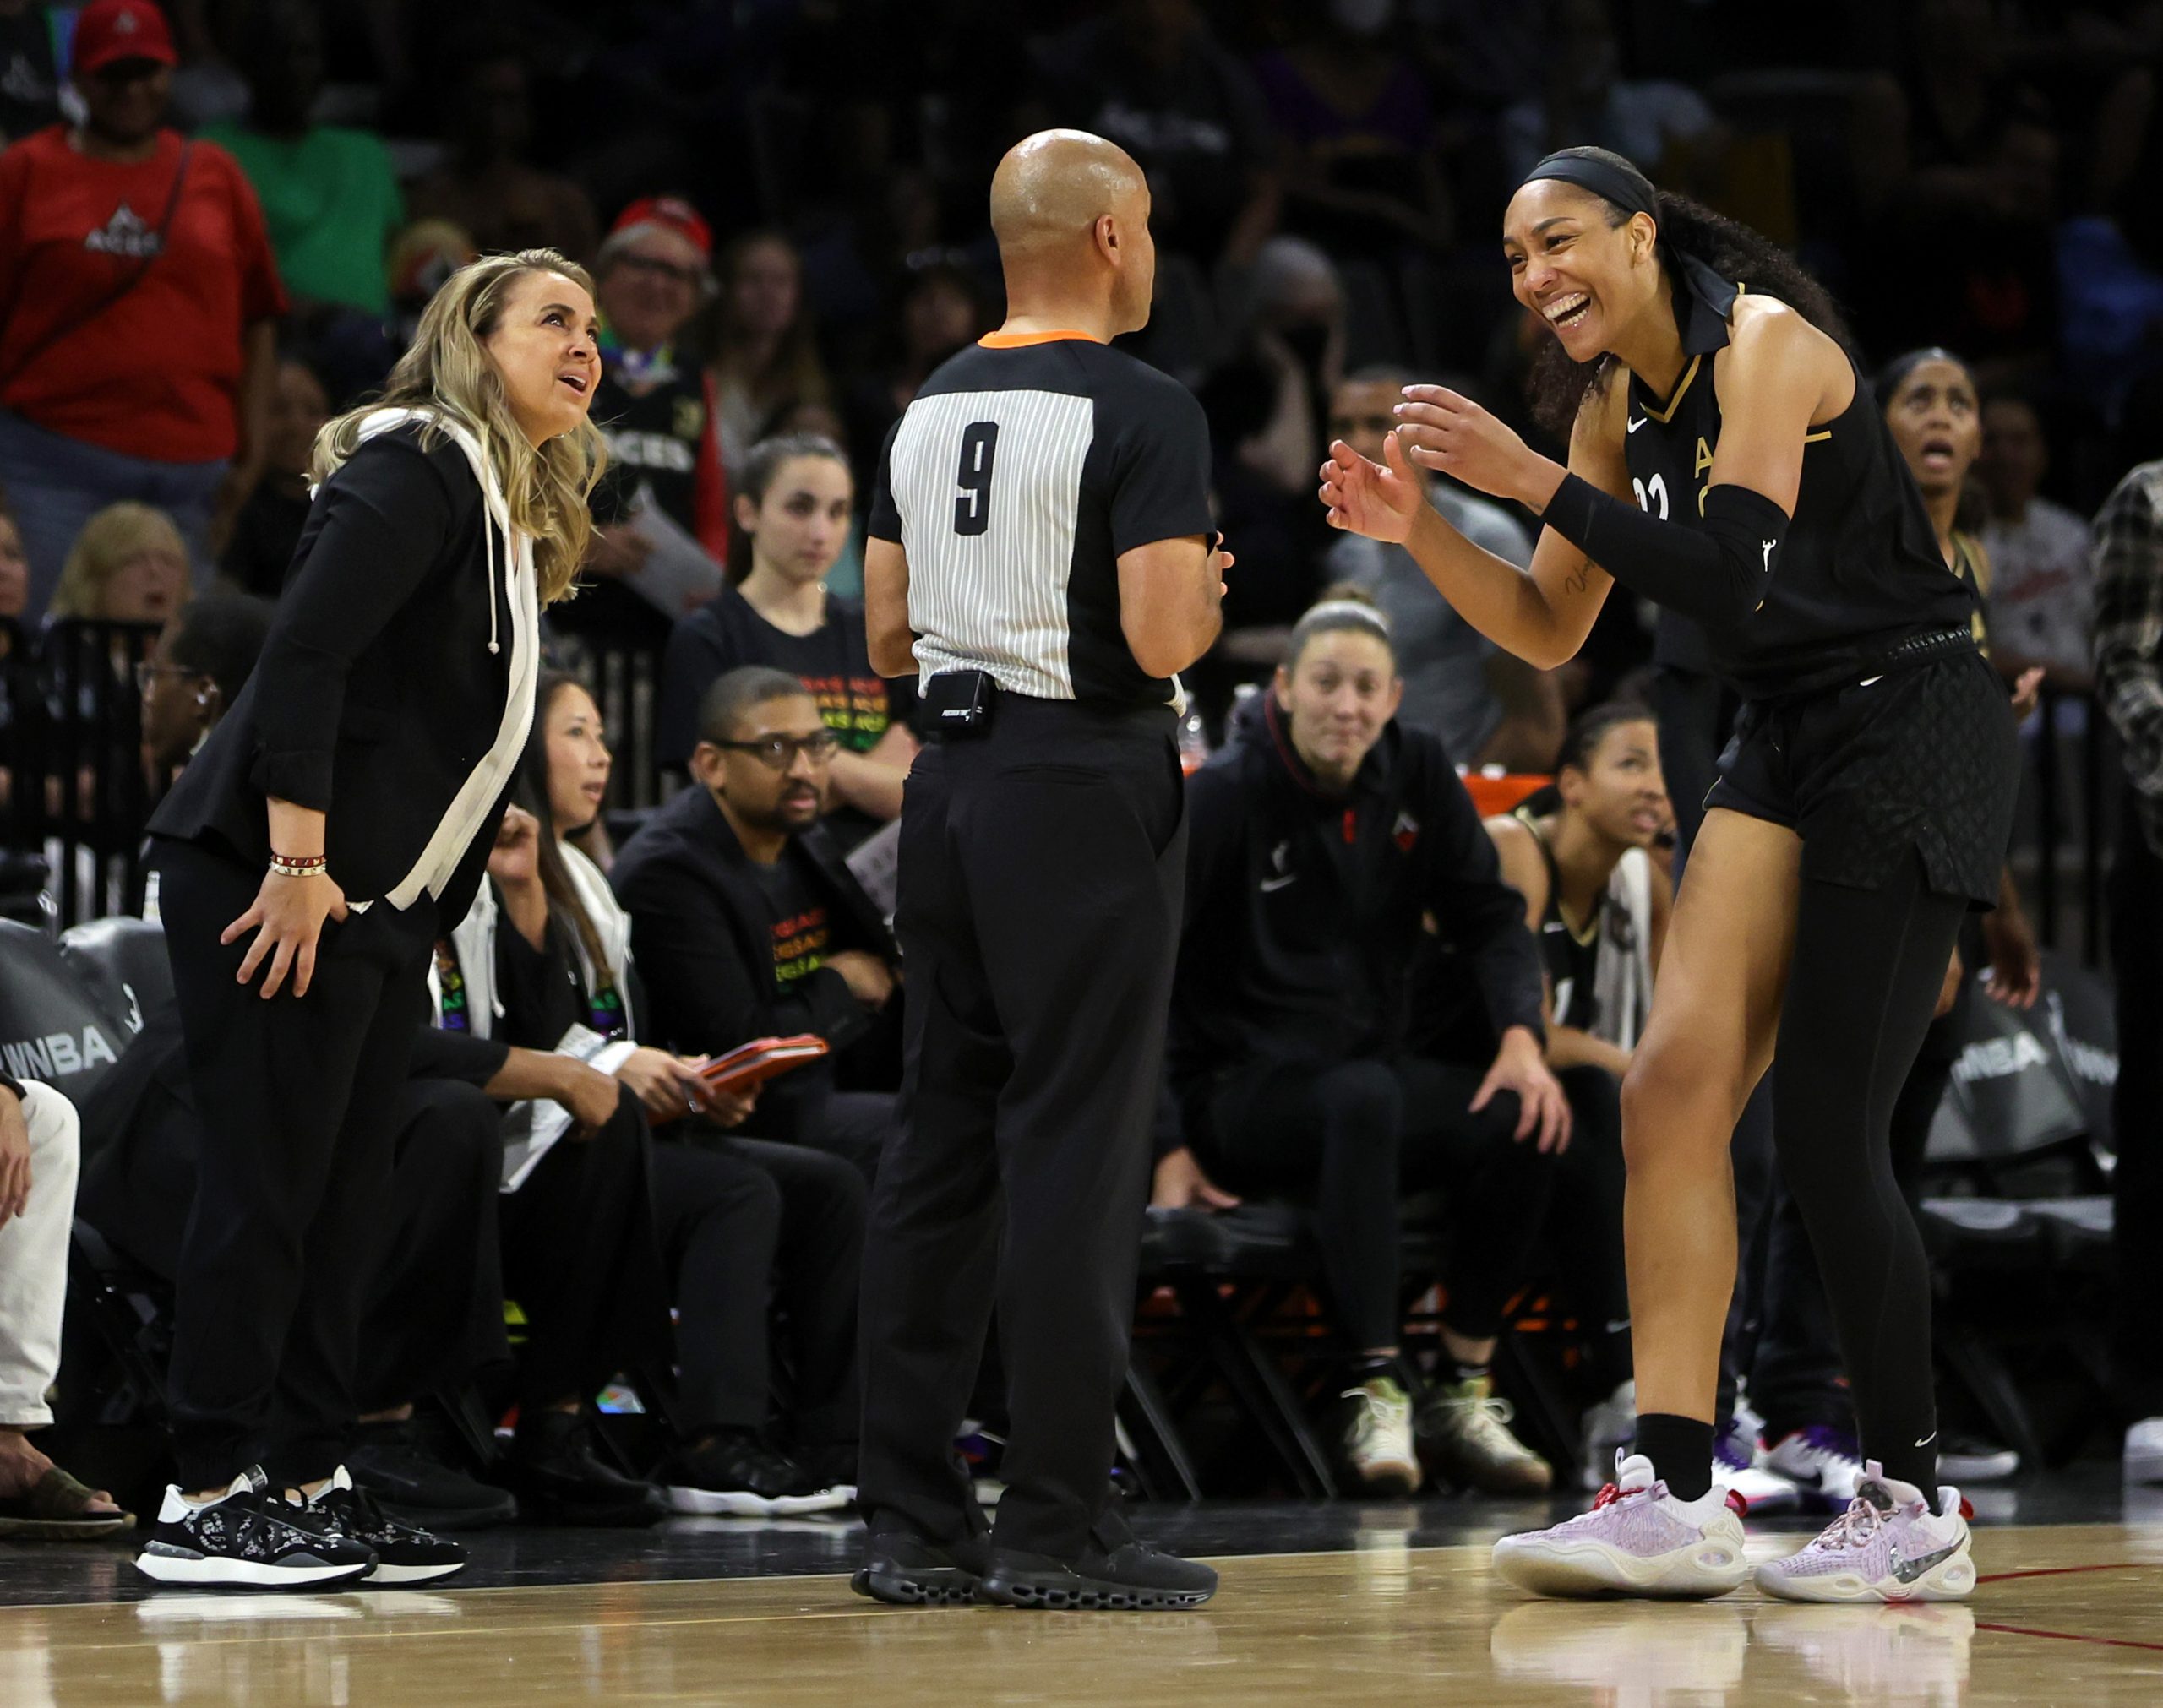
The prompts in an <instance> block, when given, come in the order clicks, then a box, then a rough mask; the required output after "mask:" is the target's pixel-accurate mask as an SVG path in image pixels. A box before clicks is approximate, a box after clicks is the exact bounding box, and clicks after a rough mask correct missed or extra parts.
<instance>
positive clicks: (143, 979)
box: [60, 915, 173, 1037]
mask: <svg viewBox="0 0 2163 1708" xmlns="http://www.w3.org/2000/svg"><path fill="white" fill-rule="evenodd" d="M60 955H61V959H62V960H65V961H66V962H67V963H68V966H71V967H73V968H74V970H75V971H76V972H77V974H79V976H81V978H82V980H83V982H84V983H85V984H87V985H89V986H90V988H91V989H92V990H93V991H94V992H95V993H96V994H97V997H98V999H99V1002H100V1004H101V1006H102V1007H103V1008H104V1009H105V1010H106V1013H107V1014H111V1015H112V1017H113V1019H114V1020H118V1021H120V1022H122V1023H123V1024H124V1025H126V1026H127V1028H128V1036H130V1037H133V1036H134V1035H135V1034H136V1033H137V1032H139V1031H142V1029H143V1021H144V1016H146V1015H148V1014H152V1013H155V1011H156V1010H157V1009H161V1008H162V1007H164V1006H165V1005H166V1004H168V1003H170V1002H172V999H173V994H172V964H171V963H170V962H169V961H168V960H166V934H165V930H164V927H161V926H160V925H158V924H157V923H156V922H155V921H152V920H148V919H133V918H130V917H127V916H125V915H123V916H121V917H117V918H112V919H93V920H91V921H90V922H89V923H88V924H87V925H78V926H75V927H72V928H71V929H69V930H67V931H63V932H62V933H60Z"/></svg>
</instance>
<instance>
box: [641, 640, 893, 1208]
mask: <svg viewBox="0 0 2163 1708" xmlns="http://www.w3.org/2000/svg"><path fill="white" fill-rule="evenodd" d="M698 730H699V740H698V744H697V746H696V747H695V748H693V749H692V752H691V776H692V781H693V783H694V785H695V786H693V787H691V788H688V789H684V790H683V791H679V792H678V794H677V795H675V796H674V797H673V798H672V799H671V800H670V801H669V802H668V803H667V805H666V806H664V807H662V808H661V810H660V811H659V812H657V813H655V814H654V816H653V817H652V818H651V819H649V820H648V821H647V822H646V824H645V825H644V826H643V827H642V828H641V829H640V830H639V831H638V833H637V834H636V835H634V836H633V837H632V838H631V839H630V840H629V841H628V842H626V843H625V844H624V846H623V849H622V851H620V852H619V853H618V855H617V857H616V861H615V864H614V866H613V868H611V870H610V873H609V879H610V882H611V883H612V884H613V886H614V888H615V891H616V895H617V899H618V900H620V901H621V902H622V903H623V905H624V907H625V909H627V910H628V911H629V914H630V916H631V951H632V954H633V955H635V957H636V959H637V961H638V964H639V967H640V972H641V973H642V975H643V976H644V978H645V982H646V991H647V995H648V998H649V1000H648V1004H647V1008H648V1016H649V1018H648V1024H647V1027H646V1031H647V1034H648V1036H649V1037H650V1039H651V1042H656V1043H658V1044H662V1045H663V1046H664V1047H667V1048H668V1049H671V1050H674V1051H676V1052H678V1053H681V1054H684V1055H720V1054H722V1053H723V1052H725V1051H727V1050H732V1049H734V1048H735V1047H737V1046H738V1045H739V1044H741V1043H743V1042H745V1041H746V1040H747V1039H751V1038H761V1037H770V1036H791V1035H793V1034H796V1033H800V1032H809V1033H812V1034H815V1035H816V1036H820V1037H822V1038H824V1039H825V1041H826V1042H827V1044H828V1046H829V1047H830V1048H831V1050H832V1051H833V1052H835V1053H842V1052H845V1051H850V1050H852V1048H854V1049H857V1050H861V1049H863V1048H864V1047H865V1046H866V1045H868V1044H870V1043H873V1042H875V1039H874V1037H873V1036H872V1035H873V1034H874V1031H875V1030H876V1029H877V1028H879V1027H880V1025H881V1023H882V1021H883V1020H884V1019H885V1014H886V1010H887V1009H888V1008H889V1007H890V1005H891V1004H893V999H894V997H895V993H896V976H897V971H898V966H899V961H900V955H899V951H898V950H897V949H896V947H895V945H894V941H893V938H892V937H891V935H890V934H889V933H888V932H887V929H886V925H885V921H884V919H882V918H881V917H880V911H879V909H878V907H877V906H876V905H875V904H874V903H873V901H872V900H871V898H870V897H869V895H865V894H864V889H863V886H862V885H861V884H858V882H857V881H856V879H855V878H854V877H853V875H851V873H850V872H849V869H848V868H847V865H846V864H845V863H844V862H843V861H842V855H841V850H840V847H839V846H838V845H837V844H836V841H835V840H834V838H833V836H832V835H831V832H829V831H828V830H827V829H826V828H825V825H824V824H821V823H820V808H821V806H822V803H823V801H824V798H825V793H826V791H827V789H828V787H829V786H830V785H831V774H832V770H833V763H834V758H835V755H836V753H838V752H839V751H840V750H841V745H842V744H841V742H840V740H839V738H838V737H836V735H835V734H834V732H833V731H832V730H831V729H829V728H828V727H827V726H826V722H825V719H824V717H823V716H822V715H820V704H819V702H818V700H817V699H815V698H814V697H813V695H812V694H811V692H810V690H809V689H808V688H805V687H804V684H803V683H802V682H801V681H800V680H799V679H798V677H795V676H793V675H792V674H791V673H790V672H787V671H781V670H773V669H770V668H767V667H765V666H758V665H754V666H746V667H745V668H744V669H741V670H734V671H731V672H729V673H728V674H727V675H726V676H724V677H721V678H720V679H719V680H718V681H716V683H714V684H713V686H712V687H711V688H708V689H707V690H706V698H705V699H704V700H703V701H702V702H701V703H700V708H699V721H698ZM894 1123H895V1116H894V1098H893V1096H892V1095H891V1093H890V1092H885V1091H842V1090H839V1089H837V1088H836V1069H835V1066H834V1061H833V1058H832V1057H831V1056H830V1057H829V1058H827V1059H826V1060H825V1061H821V1062H816V1063H811V1064H810V1065H809V1066H806V1067H804V1068H800V1069H797V1070H796V1071H795V1072H793V1073H791V1074H785V1075H783V1076H782V1078H780V1079H778V1080H774V1081H772V1082H771V1084H770V1085H767V1086H766V1087H765V1090H764V1091H762V1092H761V1094H760V1099H759V1108H758V1112H757V1113H756V1114H755V1116H754V1117H753V1118H752V1120H751V1122H750V1123H749V1127H748V1128H747V1130H748V1131H749V1132H752V1133H755V1134H757V1135H759V1136H760V1137H762V1138H776V1139H784V1140H794V1141H796V1142H798V1143H801V1144H806V1145H812V1146H814V1147H815V1148H816V1149H819V1150H828V1151H831V1152H834V1153H836V1154H837V1155H841V1156H847V1157H849V1158H850V1159H851V1160H853V1161H855V1162H856V1163H857V1164H858V1167H861V1168H862V1169H863V1170H864V1173H865V1175H866V1176H867V1177H869V1176H870V1175H872V1174H873V1173H874V1172H875V1169H876V1167H877V1164H878V1160H879V1156H880V1153H881V1151H882V1150H884V1149H885V1143H886V1140H887V1137H888V1135H889V1134H890V1133H891V1131H892V1130H893V1127H894Z"/></svg>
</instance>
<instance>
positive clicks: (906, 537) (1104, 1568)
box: [855, 130, 1231, 1608]
mask: <svg viewBox="0 0 2163 1708" xmlns="http://www.w3.org/2000/svg"><path fill="white" fill-rule="evenodd" d="M991 223H992V228H993V230H994V232H995V233H996V234H997V236H998V238H999V252H1000V263H1001V264H1002V266H1003V267H1004V268H1005V275H1006V301H1007V318H1006V324H1005V325H1004V326H1002V327H1001V328H1000V329H999V330H998V331H997V332H994V333H993V334H991V335H989V336H988V337H986V338H984V339H983V340H982V341H981V342H980V343H978V345H975V346H973V348H970V349H968V350H965V351H962V352H961V353H960V354H959V355H957V356H955V357H953V359H952V360H951V361H949V362H947V363H946V364H945V366H944V367H940V369H939V370H938V372H937V373H934V374H933V375H932V376H931V378H930V379H929V381H927V382H926V383H925V384H924V387H923V390H921V391H920V392H918V394H917V396H916V399H915V400H914V401H913V402H912V403H911V404H910V405H909V406H908V410H907V413H905V414H904V415H903V416H902V419H901V421H900V422H898V423H896V426H895V428H894V430H893V432H892V433H891V435H890V436H889V438H888V439H887V441H886V446H885V452H884V453H883V454H882V455H881V457H880V465H879V471H878V476H877V479H876V482H875V484H874V488H873V492H872V501H871V519H870V536H871V537H870V544H869V547H867V549H866V551H865V554H864V611H865V617H866V621H867V625H868V627H869V634H870V645H871V661H872V664H873V665H874V666H875V667H876V668H877V669H878V670H880V672H882V673H884V674H885V675H887V676H899V675H901V674H902V673H903V672H910V671H915V672H918V673H919V675H920V679H921V683H922V690H923V699H924V704H925V712H926V717H927V721H929V725H930V726H931V728H932V729H933V731H934V737H933V739H932V741H931V742H930V743H929V745H928V746H927V747H926V748H925V749H924V751H923V753H921V754H920V755H919V756H918V759H917V762H916V764H915V767H914V769H913V770H912V771H911V773H910V775H909V780H908V787H907V791H906V795H905V797H904V799H903V802H902V829H901V895H900V906H899V912H898V914H897V916H896V920H895V929H896V933H897V934H898V935H899V937H900V938H901V944H902V958H903V965H904V966H905V967H906V969H907V978H908V998H907V1074H906V1076H905V1080H904V1085H903V1094H902V1110H903V1115H902V1134H901V1137H900V1140H899V1143H898V1145H897V1146H894V1147H890V1148H889V1150H888V1151H887V1153H886V1156H885V1159H884V1160H883V1161H881V1163H880V1172H879V1184H878V1189H877V1192H876V1194H875V1196H874V1200H873V1204H872V1210H871V1230H870V1237H869V1245H868V1247H867V1249H866V1251H865V1254H864V1318H863V1336H864V1346H865V1347H866V1352H865V1367H864V1368H865V1376H864V1458H863V1466H862V1470H861V1473H860V1478H859V1500H860V1503H861V1504H862V1506H863V1508H864V1514H865V1517H866V1519H867V1520H868V1522H869V1527H870V1536H869V1543H868V1545H867V1553H866V1560H865V1564H864V1569H863V1570H861V1571H859V1572H858V1574H857V1575H856V1578H855V1587H856V1589H857V1590H858V1592H859V1593H861V1594H864V1595H868V1596H874V1597H875V1598H876V1599H878V1600H880V1601H888V1602H908V1603H922V1602H966V1601H971V1600H974V1599H976V1598H977V1597H978V1596H979V1595H981V1596H983V1598H984V1599H986V1600H990V1601H995V1602H1004V1603H1005V1604H1007V1605H1009V1606H1013V1607H1134V1608H1163V1607H1193V1606H1196V1605H1198V1604H1200V1603H1201V1602H1204V1601H1206V1600H1207V1599H1208V1597H1209V1596H1211V1595H1212V1593H1214V1591H1215V1590H1216V1587H1217V1575H1216V1574H1215V1573H1214V1572H1213V1571H1212V1570H1211V1569H1209V1568H1208V1567H1207V1566H1204V1565H1199V1564H1193V1563H1191V1562H1189V1561H1185V1560H1180V1559H1175V1558H1172V1557H1170V1556H1169V1555H1167V1554H1163V1553H1159V1552H1158V1551H1157V1550H1156V1549H1154V1548H1150V1547H1148V1546H1147V1545H1146V1544H1144V1543H1141V1542H1136V1540H1135V1539H1134V1538H1133V1537H1132V1535H1131V1533H1130V1532H1129V1531H1127V1529H1126V1527H1125V1523H1124V1521H1123V1520H1121V1519H1120V1516H1119V1514H1118V1512H1117V1510H1116V1509H1115V1508H1112V1507H1109V1506H1108V1499H1109V1488H1110V1479H1109V1473H1110V1469H1111V1463H1112V1452H1113V1433H1112V1431H1113V1407H1114V1402H1115V1401H1116V1400H1117V1398H1118V1395H1119V1391H1120V1384H1121V1383H1122V1382H1123V1381H1124V1380H1125V1373H1126V1359H1127V1338H1128V1330H1129V1327H1130V1325H1131V1321H1132V1318H1133V1312H1134V1288H1135V1269H1136V1253H1137V1248H1138V1245H1139V1242H1140V1238H1141V1211H1142V1207H1143V1205H1145V1203H1146V1202H1147V1195H1148V1179H1149V1128H1150V1122H1151V1118H1152V1113H1153V1111H1154V1107H1155V1100H1156V1094H1157V1088H1158V1074H1159V1070H1160V1068H1161V1065H1162V1057H1163V1033H1164V1022H1165V1011H1166V1008H1167V1005H1168V1004H1169V996H1170V990H1171V981H1172V963H1173V958H1174V950H1175V949H1176V946H1177V943H1178V938H1179V926H1180V902H1181V891H1182V889H1183V873H1184V863H1185V840H1186V838H1185V821H1184V817H1183V804H1182V803H1183V795H1182V790H1181V786H1180V764H1179V757H1178V753H1177V749H1176V746H1175V743H1174V718H1173V713H1172V710H1171V707H1172V702H1173V699H1174V694H1175V692H1176V688H1175V685H1174V683H1173V682H1172V680H1171V678H1172V677H1173V676H1174V674H1175V673H1176V672H1179V671H1180V670H1183V669H1185V667H1186V666H1188V665H1190V664H1191V663H1193V661H1195V660H1196V658H1198V657H1199V656H1200V655H1201V654H1202V652H1203V651H1205V650H1207V647H1208V646H1209V645H1210V643H1211V642H1212V640H1213V639H1215V638H1216V636H1217V632H1218V628H1219V627H1220V626H1221V623H1222V619H1221V617H1220V615H1219V612H1218V601H1219V600H1220V598H1221V597H1222V596H1223V582H1222V579H1220V578H1221V576H1222V574H1223V570H1224V568H1226V566H1228V565H1229V563H1230V562H1231V559H1230V558H1229V557H1228V556H1226V555H1225V554H1224V553H1223V552H1218V551H1216V550H1213V549H1212V545H1211V539H1210V532H1211V528H1210V514H1209V500H1208V481H1209V438H1208V430H1207V426H1206V425H1205V423H1204V422H1203V419H1202V414H1201V406H1200V405H1198V404H1197V403H1196V401H1195V400H1194V397H1193V395H1192V394H1190V392H1188V391H1187V390H1186V389H1185V388H1184V387H1182V386H1180V384H1178V383H1176V382H1174V381H1173V380H1171V379H1169V378H1166V377H1165V376H1164V375H1163V374H1161V373H1158V372H1157V371H1156V370H1155V369H1153V368H1150V367H1145V366H1143V365H1142V364H1141V362H1136V361H1134V360H1133V359H1132V358H1131V357H1129V356H1124V355H1121V354H1120V353H1118V352H1116V351H1113V350H1111V349H1110V348H1109V347H1108V346H1109V340H1111V339H1113V338H1114V337H1115V336H1117V335H1119V334H1120V333H1123V332H1131V331H1133V330H1135V329H1137V328H1139V327H1141V325H1143V324H1146V323H1147V319H1148V318H1149V301H1150V293H1151V289H1152V284H1153V281H1154V275H1155V272H1156V250H1155V247H1154V245H1153V243H1152V240H1151V238H1150V235H1149V191H1148V186H1147V183H1146V182H1144V180H1143V178H1142V175H1141V169H1140V168H1139V167H1137V166H1136V165H1135V163H1134V161H1133V160H1131V159H1130V158H1129V157H1128V156H1127V155H1126V154H1125V152H1124V151H1122V150H1120V149H1118V148H1116V147H1114V145H1113V144H1110V143H1108V142H1106V141H1104V140H1103V139H1102V138H1100V137H1094V136H1090V135H1088V134H1087V133H1082V132H1079V131H1066V130H1057V131H1045V132H1042V133H1039V134H1038V135H1035V136H1032V137H1030V138H1027V139H1026V140H1024V141H1022V142H1021V143H1019V144H1016V146H1015V147H1014V149H1013V150H1011V152H1010V153H1009V154H1008V155H1006V157H1005V160H1002V161H1000V166H999V170H998V171H997V173H996V174H995V175H994V177H993V179H992V185H991ZM994 1303H995V1304H996V1305H997V1307H998V1312H999V1324H1000V1335H1001V1343H1002V1347H1003V1351H1004V1355H1005V1356H1004V1359H1003V1363H1004V1365H1005V1372H1006V1379H1007V1401H1008V1406H1009V1410H1010V1413H1011V1422H1012V1434H1011V1440H1010V1443H1009V1445H1008V1448H1007V1451H1006V1456H1005V1466H1004V1473H1005V1479H1006V1483H1007V1490H1006V1493H1005V1498H1004V1499H1003V1501H1002V1503H1001V1504H1000V1509H999V1526H998V1531H997V1534H996V1536H995V1537H989V1536H987V1535H986V1534H985V1527H984V1524H983V1518H982V1516H981V1515H980V1514H979V1513H978V1509H977V1506H976V1504H975V1502H974V1500H973V1498H972V1495H971V1491H970V1485H969V1481H968V1478H967V1475H966V1474H965V1473H964V1471H963V1470H962V1466H961V1462H960V1461H959V1459H958V1458H957V1456H956V1454H955V1451H954V1447H953V1443H954V1438H955V1435H956V1433H957V1432H958V1430H959V1429H960V1427H961V1423H962V1412H963V1409H964V1408H965V1407H966V1406H967V1403H968V1400H969V1395H970V1390H971V1389H972V1387H973V1384H974V1383H975V1380H976V1377H977V1371H978V1363H980V1361H981V1359H982V1357H983V1343H984V1333H985V1330H986V1327H987V1325H988V1324H989V1320H990V1317H991V1314H992V1308H993V1306H994Z"/></svg>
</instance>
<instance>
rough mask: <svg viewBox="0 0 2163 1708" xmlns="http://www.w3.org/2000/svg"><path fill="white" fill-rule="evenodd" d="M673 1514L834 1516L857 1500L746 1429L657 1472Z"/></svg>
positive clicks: (720, 1435)
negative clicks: (820, 1513)
mask: <svg viewBox="0 0 2163 1708" xmlns="http://www.w3.org/2000/svg"><path fill="white" fill-rule="evenodd" d="M662 1482H663V1483H664V1485H665V1486H666V1487H667V1491H668V1504H669V1506H670V1508H671V1509H673V1510H674V1511H677V1512H685V1513H695V1514H706V1515H727V1516H730V1517H734V1518H796V1517H801V1516H802V1515H805V1514H807V1513H814V1512H834V1511H838V1510H839V1509H841V1508H842V1507H844V1506H847V1504H849V1502H850V1501H852V1500H853V1499H855V1498H856V1490H855V1488H853V1486H850V1485H847V1484H842V1483H829V1482H824V1481H821V1480H820V1478H817V1477H813V1476H812V1475H811V1474H810V1472H809V1471H806V1470H805V1469H804V1466H801V1465H798V1463H797V1462H796V1461H794V1460H793V1459H791V1458H790V1457H789V1456H788V1455H787V1454H784V1453H780V1452H776V1450H774V1449H773V1448H771V1447H770V1446H768V1445H767V1444H765V1442H764V1441H763V1440H761V1439H760V1438H759V1436H758V1434H757V1433H756V1432H755V1431H752V1430H749V1429H724V1430H720V1431H717V1432H716V1433H715V1434H714V1435H713V1436H712V1437H711V1438H710V1439H707V1440H706V1441H705V1442H702V1443H701V1444H699V1445H698V1446H695V1447H689V1448H685V1449H684V1450H683V1451H682V1452H680V1453H678V1455H676V1456H675V1458H673V1460H672V1461H669V1464H668V1466H667V1468H666V1469H665V1470H664V1471H662Z"/></svg>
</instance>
